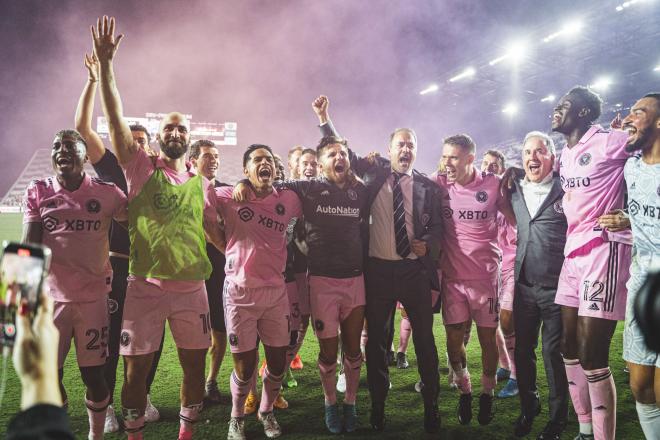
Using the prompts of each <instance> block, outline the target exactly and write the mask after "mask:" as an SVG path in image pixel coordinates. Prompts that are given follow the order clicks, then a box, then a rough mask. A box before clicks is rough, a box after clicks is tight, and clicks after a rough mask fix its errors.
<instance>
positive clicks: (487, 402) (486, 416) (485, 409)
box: [477, 394, 495, 425]
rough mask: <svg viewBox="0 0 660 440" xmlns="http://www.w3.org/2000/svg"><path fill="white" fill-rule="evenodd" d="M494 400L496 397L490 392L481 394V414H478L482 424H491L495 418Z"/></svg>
mask: <svg viewBox="0 0 660 440" xmlns="http://www.w3.org/2000/svg"><path fill="white" fill-rule="evenodd" d="M493 400H495V397H494V396H491V395H490V394H482V395H481V396H479V414H478V415H477V420H479V424H480V425H487V424H489V423H490V422H491V420H493V417H495V411H494V410H493Z"/></svg>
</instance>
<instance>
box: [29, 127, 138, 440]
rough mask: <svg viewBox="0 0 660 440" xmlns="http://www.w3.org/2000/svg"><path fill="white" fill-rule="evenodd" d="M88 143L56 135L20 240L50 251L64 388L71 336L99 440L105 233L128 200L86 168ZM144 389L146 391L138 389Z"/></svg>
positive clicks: (68, 133) (107, 275) (107, 281)
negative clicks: (50, 171)
mask: <svg viewBox="0 0 660 440" xmlns="http://www.w3.org/2000/svg"><path fill="white" fill-rule="evenodd" d="M86 148H87V146H86V144H85V141H84V140H83V138H82V137H81V136H80V134H79V133H78V132H77V131H75V130H62V131H60V132H58V133H57V134H56V135H55V139H54V141H53V149H52V153H51V157H52V165H53V170H54V171H55V176H54V177H49V178H47V179H43V180H36V181H34V182H32V183H31V184H30V186H29V187H28V189H27V191H26V196H25V214H24V218H23V223H24V232H23V241H24V242H29V243H42V244H44V245H46V246H48V247H50V248H51V250H52V262H51V265H50V274H49V276H48V281H49V284H48V295H49V296H50V297H51V298H53V300H54V301H55V305H54V311H55V313H54V322H55V326H56V327H57V329H58V331H59V334H60V338H59V348H58V350H59V356H58V368H59V375H60V389H61V391H62V399H63V401H65V402H66V400H67V398H66V392H65V390H64V387H63V386H62V385H61V381H62V376H63V367H64V360H65V359H66V355H67V353H68V352H69V348H70V346H71V339H72V338H73V340H74V343H75V344H76V358H77V361H78V366H79V367H80V374H81V377H82V381H83V383H84V384H85V386H86V394H85V405H86V406H87V415H88V417H89V439H91V440H96V439H102V438H103V425H104V420H105V413H106V408H107V406H108V403H109V402H110V393H109V391H108V387H107V384H106V381H105V377H104V375H103V368H104V365H105V361H106V357H107V354H108V326H109V316H108V292H110V290H111V289H112V287H111V283H112V268H111V266H110V261H109V260H108V252H109V250H108V248H109V245H108V232H109V230H110V224H111V222H112V220H113V219H115V220H117V221H125V220H126V196H125V195H124V193H122V192H121V190H119V188H117V187H116V186H115V185H113V184H112V183H105V182H102V181H100V180H98V179H95V178H90V177H89V176H88V175H87V174H86V173H85V172H84V170H83V165H84V163H85V162H86V161H87V154H86ZM144 389H145V388H144V387H143V390H144Z"/></svg>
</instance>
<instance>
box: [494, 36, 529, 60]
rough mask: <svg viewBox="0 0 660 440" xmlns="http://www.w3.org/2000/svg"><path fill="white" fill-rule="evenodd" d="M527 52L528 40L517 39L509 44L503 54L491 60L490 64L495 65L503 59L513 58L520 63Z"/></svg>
mask: <svg viewBox="0 0 660 440" xmlns="http://www.w3.org/2000/svg"><path fill="white" fill-rule="evenodd" d="M526 54H527V42H525V41H516V42H514V43H511V44H510V45H509V48H508V49H507V51H506V53H505V54H504V55H502V56H499V57H497V58H495V59H493V60H491V61H490V62H489V63H488V64H489V65H490V66H494V65H495V64H498V63H499V62H501V61H504V60H511V62H513V63H514V64H518V63H519V62H520V61H521V60H522V59H523V58H524V57H525V55H526Z"/></svg>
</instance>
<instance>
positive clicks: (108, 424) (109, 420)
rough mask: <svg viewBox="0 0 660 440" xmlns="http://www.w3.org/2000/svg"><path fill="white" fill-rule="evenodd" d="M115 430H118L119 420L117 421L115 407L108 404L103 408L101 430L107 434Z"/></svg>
mask: <svg viewBox="0 0 660 440" xmlns="http://www.w3.org/2000/svg"><path fill="white" fill-rule="evenodd" d="M117 431H119V422H118V421H117V415H116V414H115V409H114V408H113V407H112V405H108V408H106V410H105V425H104V426H103V432H104V433H106V434H109V433H111V432H117Z"/></svg>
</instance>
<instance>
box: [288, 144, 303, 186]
mask: <svg viewBox="0 0 660 440" xmlns="http://www.w3.org/2000/svg"><path fill="white" fill-rule="evenodd" d="M304 149H305V147H303V146H302V145H295V146H293V147H292V148H291V149H290V150H289V154H288V156H287V164H288V165H289V179H298V178H300V174H298V173H299V170H298V161H299V159H300V156H301V155H302V151H303V150H304Z"/></svg>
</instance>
